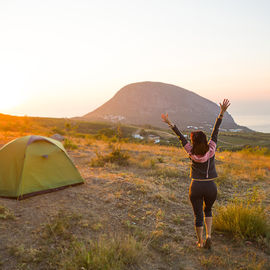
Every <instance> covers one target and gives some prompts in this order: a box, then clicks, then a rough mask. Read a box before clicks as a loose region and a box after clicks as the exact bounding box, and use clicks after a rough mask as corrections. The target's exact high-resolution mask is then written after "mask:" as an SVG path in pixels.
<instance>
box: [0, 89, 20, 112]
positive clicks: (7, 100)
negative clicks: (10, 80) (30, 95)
mask: <svg viewBox="0 0 270 270" xmlns="http://www.w3.org/2000/svg"><path fill="white" fill-rule="evenodd" d="M23 100H24V98H23V97H22V95H21V94H20V93H16V91H12V92H4V93H1V99H0V111H3V110H9V109H12V108H14V107H16V106H18V105H20V104H22V103H23Z"/></svg>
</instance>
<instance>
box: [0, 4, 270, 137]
mask: <svg viewBox="0 0 270 270" xmlns="http://www.w3.org/2000/svg"><path fill="white" fill-rule="evenodd" d="M268 10H270V2H269V1H266V0H259V1H256V2H254V1H252V0H249V1H244V0H239V1H237V2H236V1H233V0H229V1H226V2H225V1H214V0H205V1H200V0H198V1H195V0H191V1H186V0H178V1H176V0H171V1H164V0H155V1H154V0H149V1H147V2H146V1H142V0H138V1H136V3H135V2H130V1H124V0H115V1H109V0H101V1H96V0H93V1H86V0H78V1H64V0H48V1H46V2H44V1H38V0H25V1H18V0H3V1H1V2H0V34H1V43H0V60H1V61H0V74H1V79H0V89H1V98H0V112H1V113H6V114H12V115H29V116H43V117H46V116H47V117H74V116H82V115H84V114H87V113H89V112H90V111H92V110H94V109H96V108H97V107H99V106H101V105H102V104H103V103H104V102H106V101H107V100H109V99H110V98H111V97H112V96H113V95H114V94H115V93H116V92H117V91H118V90H119V89H120V88H122V87H124V86H125V85H127V84H130V83H134V82H140V81H159V82H164V83H169V84H174V85H177V86H180V87H183V88H185V89H188V90H190V91H193V92H195V93H197V94H199V95H201V96H203V97H205V98H207V99H209V100H212V101H213V102H215V103H217V104H218V102H219V101H221V100H222V99H223V98H229V99H230V100H231V102H232V105H231V107H230V108H229V113H230V114H231V115H232V116H233V118H234V120H235V121H236V122H237V123H238V124H239V125H244V126H247V127H249V128H252V129H255V130H257V131H264V132H270V117H269V116H270V110H269V105H268V104H270V76H269V70H270V50H269V48H270V17H269V15H268Z"/></svg>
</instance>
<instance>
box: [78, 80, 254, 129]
mask: <svg viewBox="0 0 270 270" xmlns="http://www.w3.org/2000/svg"><path fill="white" fill-rule="evenodd" d="M164 112H167V113H168V114H169V117H170V119H171V120H172V121H174V123H176V124H177V125H178V126H179V127H180V128H181V129H197V128H199V129H204V130H209V129H211V128H212V126H213V123H214V121H215V118H216V117H217V115H218V113H219V106H217V104H215V103H214V102H212V101H210V100H208V99H206V98H203V97H201V96H199V95H198V94H196V93H194V92H192V91H189V90H186V89H184V88H181V87H178V86H175V85H171V84H165V83H160V82H139V83H133V84H129V85H127V86H125V87H123V88H122V89H120V90H119V91H118V92H117V93H116V94H115V96H114V97H113V98H111V99H110V100H109V101H107V102H106V103H105V104H103V105H102V106H100V107H99V108H98V109H96V110H94V111H92V112H90V113H88V114H86V115H84V116H83V118H84V119H85V120H95V121H104V120H105V121H111V122H116V121H120V122H122V123H127V124H135V125H152V126H157V127H162V128H165V127H166V126H165V124H164V123H163V122H162V121H161V117H160V115H161V113H164ZM222 128H223V129H226V130H229V129H234V130H237V129H242V130H244V131H249V129H248V128H246V127H241V126H239V125H237V124H236V123H235V122H234V120H233V118H232V116H231V115H230V114H229V113H226V114H225V115H224V118H223V123H222Z"/></svg>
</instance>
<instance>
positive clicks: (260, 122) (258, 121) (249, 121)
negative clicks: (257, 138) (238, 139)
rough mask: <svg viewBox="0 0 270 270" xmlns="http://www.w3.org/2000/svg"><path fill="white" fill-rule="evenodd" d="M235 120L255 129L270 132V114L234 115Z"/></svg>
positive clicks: (239, 123)
mask: <svg viewBox="0 0 270 270" xmlns="http://www.w3.org/2000/svg"><path fill="white" fill-rule="evenodd" d="M233 118H234V121H235V122H236V123H237V124H238V125H241V126H246V127H248V128H250V129H252V130H254V131H259V132H264V133H270V114H264V115H262V114H260V115H234V116H233Z"/></svg>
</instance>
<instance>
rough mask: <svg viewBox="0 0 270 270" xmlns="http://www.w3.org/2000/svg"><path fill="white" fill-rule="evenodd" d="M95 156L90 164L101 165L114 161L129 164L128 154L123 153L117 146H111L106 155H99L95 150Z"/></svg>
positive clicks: (121, 164)
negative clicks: (109, 151)
mask: <svg viewBox="0 0 270 270" xmlns="http://www.w3.org/2000/svg"><path fill="white" fill-rule="evenodd" d="M96 155H97V157H96V158H94V159H92V160H91V166H93V167H102V166H104V165H105V163H116V164H118V165H120V166H126V165H128V164H129V162H128V159H129V155H128V154H127V153H124V152H123V151H122V150H121V149H120V148H119V147H115V146H113V147H112V152H111V153H109V154H107V155H101V154H99V153H98V152H96Z"/></svg>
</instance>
